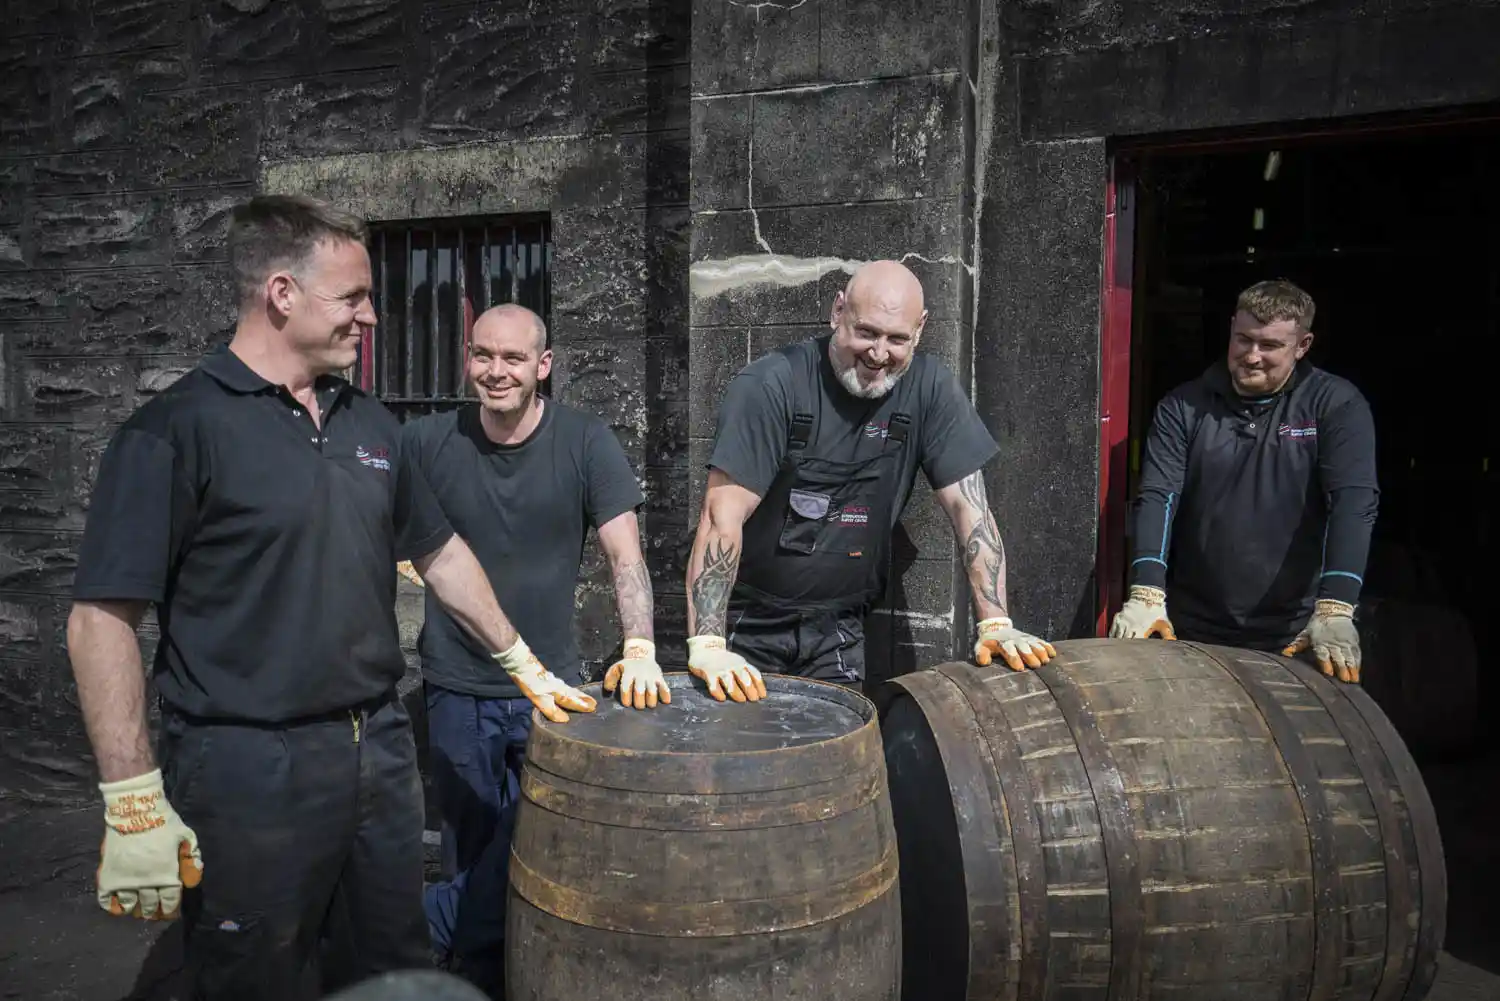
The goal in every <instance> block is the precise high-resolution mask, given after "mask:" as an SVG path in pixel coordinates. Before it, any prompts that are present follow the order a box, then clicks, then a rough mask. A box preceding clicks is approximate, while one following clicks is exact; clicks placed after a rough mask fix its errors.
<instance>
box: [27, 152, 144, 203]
mask: <svg viewBox="0 0 1500 1001" xmlns="http://www.w3.org/2000/svg"><path fill="white" fill-rule="evenodd" d="M35 169H36V190H37V191H38V192H46V193H47V194H49V195H60V194H84V193H87V194H102V193H105V192H109V191H114V190H117V189H121V188H130V187H132V186H133V185H135V184H137V183H139V181H138V178H139V175H140V172H141V162H140V154H139V153H138V152H137V151H136V150H133V149H99V150H82V151H80V152H76V153H59V154H57V155H56V156H45V157H41V158H39V159H38V160H37V161H36V168H35Z"/></svg>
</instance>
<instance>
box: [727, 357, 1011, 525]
mask: <svg viewBox="0 0 1500 1001" xmlns="http://www.w3.org/2000/svg"><path fill="white" fill-rule="evenodd" d="M828 342H829V338H828V337H827V336H823V337H817V338H811V339H809V340H807V341H804V342H803V343H801V344H798V345H796V346H795V348H794V349H793V350H794V351H797V352H816V353H817V356H818V360H819V362H818V365H817V366H816V368H814V367H813V366H812V365H808V364H800V362H802V361H803V359H800V358H799V359H798V360H797V361H798V362H799V363H798V364H794V363H793V360H792V359H791V358H789V357H787V355H785V354H783V353H782V352H780V351H775V352H772V353H771V354H768V355H766V356H764V357H762V358H758V359H756V360H755V361H753V362H751V363H750V364H749V365H747V366H746V367H745V368H744V369H742V370H741V371H740V373H739V374H738V375H736V376H735V377H734V379H733V380H732V381H731V382H730V384H729V389H728V391H727V392H726V393H725V396H724V403H723V405H722V406H721V407H720V409H719V427H718V432H717V434H716V436H715V438H714V447H713V452H712V454H711V455H710V456H709V460H708V465H709V466H710V467H712V468H716V469H719V470H721V471H723V472H724V473H725V475H727V476H728V477H729V478H730V479H732V480H734V481H735V482H736V483H738V484H739V485H740V486H742V487H745V488H746V489H747V490H751V491H753V492H755V493H756V494H759V495H761V496H765V493H766V491H767V490H768V489H770V486H771V482H772V481H773V480H774V479H775V478H776V473H777V471H778V470H779V469H780V468H781V460H782V459H783V458H784V457H785V456H786V452H787V441H788V432H789V429H790V427H791V423H792V416H793V415H794V414H797V413H809V414H811V415H812V416H813V431H812V437H811V438H810V439H809V440H808V445H807V450H806V451H807V454H808V455H816V456H818V457H819V458H823V459H829V460H832V461H835V462H856V461H859V460H861V459H865V458H868V457H870V456H871V455H874V454H877V453H879V452H880V451H881V450H882V448H883V446H884V444H885V441H884V439H885V436H886V433H887V429H888V427H889V424H890V419H891V416H892V415H893V414H906V415H907V416H908V417H910V418H911V432H910V440H911V441H912V442H914V443H915V445H916V447H915V448H910V447H908V448H905V449H902V451H901V463H902V465H901V471H900V475H899V477H898V482H899V487H900V492H899V494H898V495H897V497H896V499H895V503H893V504H892V505H891V527H892V528H894V527H895V525H896V523H897V522H898V521H899V520H900V517H901V512H902V510H903V509H904V508H905V507H906V502H907V500H909V499H910V497H911V489H912V486H913V485H914V484H915V482H916V478H917V469H918V468H919V467H920V468H921V470H922V472H923V473H924V474H925V475H926V477H927V481H928V482H929V483H930V484H932V487H933V488H934V489H942V488H943V487H946V486H949V485H950V484H953V483H957V482H958V481H959V480H961V479H963V478H964V477H965V476H968V475H969V474H970V473H972V472H974V471H976V470H978V469H980V468H981V467H982V466H983V465H984V464H985V463H986V462H988V461H990V459H991V458H993V457H994V455H995V453H996V452H997V451H999V446H998V445H997V444H996V443H995V439H994V438H992V437H991V436H990V433H989V431H988V430H987V429H986V428H985V426H984V422H983V421H982V420H980V419H979V415H978V414H977V413H975V412H974V406H973V404H972V403H970V402H969V398H968V397H967V396H965V395H964V391H963V389H962V388H961V387H960V386H959V384H958V380H957V379H956V378H954V376H953V373H952V372H950V371H949V370H948V367H947V366H946V365H944V364H943V363H942V361H941V360H939V359H938V358H935V357H933V356H932V355H928V354H922V353H920V352H919V353H918V354H917V355H916V356H915V357H913V358H912V362H911V366H910V367H909V368H908V369H907V370H906V372H905V374H903V375H902V376H901V378H900V379H899V380H898V381H897V383H896V385H895V387H894V388H893V389H892V390H891V391H890V392H889V393H887V394H886V395H885V396H883V397H881V398H879V399H876V400H865V399H860V398H858V397H856V396H854V395H853V394H851V393H849V392H848V390H846V389H844V387H843V386H842V385H840V384H839V381H838V377H837V376H836V375H835V374H834V371H833V364H832V362H830V361H829V360H828ZM811 371H816V372H817V373H818V377H817V379H816V380H815V384H808V380H807V378H806V377H805V376H804V375H803V373H805V372H811Z"/></svg>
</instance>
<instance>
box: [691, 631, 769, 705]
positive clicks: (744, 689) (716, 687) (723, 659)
mask: <svg viewBox="0 0 1500 1001" xmlns="http://www.w3.org/2000/svg"><path fill="white" fill-rule="evenodd" d="M687 643H688V671H689V672H690V673H691V674H692V675H693V677H695V678H697V679H698V680H700V681H702V682H703V683H704V684H706V685H707V686H708V694H709V695H712V696H713V697H714V698H715V699H718V700H719V701H720V702H723V701H724V699H725V696H728V697H729V698H731V699H733V700H734V701H736V702H759V701H760V700H761V699H763V698H765V697H766V680H765V679H764V678H762V677H761V676H760V672H759V671H758V670H756V669H755V668H753V667H751V666H750V665H749V664H748V663H747V662H746V661H745V658H744V657H741V656H740V655H739V654H737V653H735V652H734V651H733V650H730V649H729V644H727V643H725V642H724V637H722V636H689V637H688V641H687Z"/></svg>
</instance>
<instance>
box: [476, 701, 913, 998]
mask: <svg viewBox="0 0 1500 1001" xmlns="http://www.w3.org/2000/svg"><path fill="white" fill-rule="evenodd" d="M667 679H668V685H669V686H670V688H671V690H672V703H671V705H662V706H658V707H657V708H655V709H646V710H636V709H626V708H623V707H621V706H620V704H619V702H618V701H617V700H615V699H611V698H610V697H608V696H605V695H603V694H602V693H601V692H600V691H599V686H598V685H591V686H588V687H587V688H585V691H588V692H589V693H590V694H591V695H593V696H594V697H595V698H596V699H598V700H599V708H598V711H597V712H595V713H588V714H582V713H577V714H573V715H572V717H571V719H570V720H569V721H568V722H567V723H564V724H554V723H549V722H546V721H545V720H542V719H540V718H539V717H536V722H535V728H534V730H533V732H532V735H531V740H530V743H529V744H528V747H527V757H526V765H525V768H524V770H523V773H522V797H523V798H522V803H521V807H520V812H519V815H518V817H517V823H516V832H515V837H514V840H513V842H512V849H511V860H510V897H509V902H508V906H509V913H508V915H507V919H506V921H507V924H506V956H507V961H506V982H507V995H508V998H509V1001H604V999H608V1001H634V999H648V998H649V999H652V1001H689V999H691V1001H750V999H752V998H753V999H756V1001H762V999H766V998H806V999H809V1001H894V999H895V998H896V997H897V996H898V992H899V988H900V970H901V917H900V897H899V883H898V858H897V852H896V841H895V831H894V828H893V826H892V819H891V811H890V798H889V794H888V792H887V786H886V775H885V762H884V757H883V755H882V749H881V742H880V736H879V731H878V727H877V723H876V719H875V707H874V705H873V704H872V703H871V702H870V701H869V700H867V699H865V698H864V697H862V696H860V695H859V694H857V693H855V692H852V691H849V690H848V689H845V688H841V687H838V686H836V685H829V684H823V683H821V682H815V681H805V680H801V679H797V678H787V677H780V676H774V675H767V676H766V689H767V697H766V698H765V699H762V700H761V701H759V702H753V703H735V702H725V703H720V702H715V701H714V700H713V699H711V698H710V697H709V696H708V695H707V694H706V693H705V692H704V691H703V690H702V685H701V683H696V682H694V680H693V679H692V678H691V677H690V676H688V675H685V674H669V675H668V676H667Z"/></svg>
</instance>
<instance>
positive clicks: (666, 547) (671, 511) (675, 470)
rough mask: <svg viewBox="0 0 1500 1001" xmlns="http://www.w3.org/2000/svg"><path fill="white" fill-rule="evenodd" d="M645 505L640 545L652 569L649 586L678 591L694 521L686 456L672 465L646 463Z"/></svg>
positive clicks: (681, 584)
mask: <svg viewBox="0 0 1500 1001" xmlns="http://www.w3.org/2000/svg"><path fill="white" fill-rule="evenodd" d="M645 481H646V484H645V493H646V504H645V507H644V508H642V510H641V546H642V550H643V552H644V553H645V555H646V564H647V566H649V567H650V569H651V580H652V588H653V589H654V590H657V591H658V592H664V591H665V592H669V591H676V592H677V593H678V594H681V592H682V588H683V575H684V574H686V573H687V558H688V551H689V550H690V549H691V548H692V544H693V531H694V529H695V527H696V523H695V522H690V521H689V520H688V515H687V512H688V509H689V507H690V498H689V496H688V491H689V476H688V463H687V457H686V456H683V458H682V459H681V460H680V461H679V462H677V463H674V464H673V465H671V466H648V467H646V476H645Z"/></svg>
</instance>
